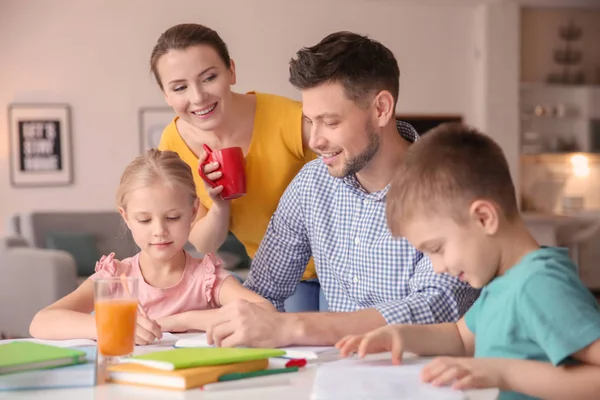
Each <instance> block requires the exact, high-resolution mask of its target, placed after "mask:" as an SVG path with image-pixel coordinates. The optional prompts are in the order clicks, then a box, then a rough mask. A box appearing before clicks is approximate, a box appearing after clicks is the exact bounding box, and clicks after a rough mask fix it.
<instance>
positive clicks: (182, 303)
mask: <svg viewBox="0 0 600 400" xmlns="http://www.w3.org/2000/svg"><path fill="white" fill-rule="evenodd" d="M117 206H118V209H119V213H120V214H121V216H122V217H123V220H124V221H125V224H127V227H128V228H129V229H130V230H131V233H132V235H133V239H134V240H135V242H136V244H137V245H138V247H139V248H140V249H141V251H140V252H139V253H138V254H136V255H135V256H133V257H130V258H126V259H124V260H121V261H119V260H117V259H115V258H114V253H112V254H109V255H107V256H103V257H102V258H101V259H100V261H98V262H97V263H96V272H95V273H94V274H93V275H92V276H91V277H90V278H89V279H87V280H86V281H85V282H84V283H83V284H82V285H81V286H79V287H78V288H77V289H76V290H75V291H73V292H72V293H70V294H68V295H67V296H65V297H63V298H62V299H60V300H58V301H57V302H56V303H54V304H52V305H50V306H48V307H46V308H44V309H42V310H41V311H39V312H38V313H37V314H36V315H35V317H34V318H33V321H32V322H31V326H30V328H29V331H30V333H31V335H32V336H33V337H35V338H40V339H73V338H90V339H96V323H95V318H94V315H92V314H91V312H92V311H93V310H94V285H93V281H94V280H95V279H98V278H107V277H119V276H121V274H125V275H126V276H130V277H137V278H139V302H140V305H141V307H142V308H143V310H144V312H145V314H146V316H144V315H143V314H142V313H139V314H138V318H137V321H138V322H137V324H138V326H137V329H136V344H148V343H151V342H153V341H154V340H155V339H157V338H160V337H161V336H162V332H184V331H187V330H206V328H207V327H208V326H209V325H210V322H211V321H212V318H213V317H214V313H215V311H216V310H215V309H216V308H218V307H220V306H221V305H225V304H227V303H230V302H233V301H235V300H237V299H244V300H247V301H250V302H254V303H260V304H261V305H263V306H264V307H267V308H272V309H274V308H273V306H272V305H271V303H270V302H268V301H267V300H265V299H263V298H262V297H260V296H259V295H257V294H255V293H254V292H252V291H250V290H248V289H246V288H244V287H243V286H242V285H241V284H240V283H239V281H238V280H237V279H236V278H235V277H232V276H230V275H229V274H228V273H227V272H226V271H225V270H224V269H223V267H222V265H221V262H220V261H219V260H218V259H217V258H216V257H215V256H214V255H212V254H208V255H206V256H205V257H204V258H203V259H196V258H194V257H192V256H190V255H189V254H188V253H186V252H185V250H183V247H184V246H185V244H186V243H187V241H188V236H189V234H190V230H191V227H192V225H193V223H194V221H195V218H196V213H197V210H198V206H199V200H198V198H197V196H196V188H195V185H194V179H193V175H192V171H191V169H190V167H189V166H188V165H187V164H186V163H185V162H183V161H182V160H181V159H180V158H179V156H178V155H177V154H176V153H174V152H171V151H158V150H149V151H148V152H147V153H146V154H144V155H142V156H140V157H138V158H136V159H135V160H134V161H133V162H132V163H131V164H130V165H129V166H128V167H127V168H126V169H125V172H124V173H123V176H122V177H121V183H120V185H119V189H118V191H117Z"/></svg>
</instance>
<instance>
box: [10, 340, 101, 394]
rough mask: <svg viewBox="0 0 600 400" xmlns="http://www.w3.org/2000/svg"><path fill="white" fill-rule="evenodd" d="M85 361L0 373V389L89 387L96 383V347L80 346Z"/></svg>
mask: <svg viewBox="0 0 600 400" xmlns="http://www.w3.org/2000/svg"><path fill="white" fill-rule="evenodd" d="M77 350H81V351H84V352H85V353H86V362H85V363H83V364H77V365H70V366H67V367H58V368H52V369H41V370H34V371H24V372H17V373H13V374H6V375H0V391H13V390H34V389H55V388H66V387H91V386H94V385H95V384H96V348H95V347H80V348H77Z"/></svg>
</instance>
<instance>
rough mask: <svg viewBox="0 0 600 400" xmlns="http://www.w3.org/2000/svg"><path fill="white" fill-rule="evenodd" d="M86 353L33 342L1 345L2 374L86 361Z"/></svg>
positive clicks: (0, 368) (0, 371) (0, 361)
mask: <svg viewBox="0 0 600 400" xmlns="http://www.w3.org/2000/svg"><path fill="white" fill-rule="evenodd" d="M85 358H86V353H85V352H84V351H81V350H75V349H67V348H61V347H56V346H49V345H46V344H39V343H31V342H11V343H6V344H1V345H0V375H2V374H8V373H12V372H21V371H29V370H33V369H42V368H55V367H63V366H66V365H73V364H79V363H82V362H85Z"/></svg>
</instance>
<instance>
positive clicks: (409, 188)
mask: <svg viewBox="0 0 600 400" xmlns="http://www.w3.org/2000/svg"><path fill="white" fill-rule="evenodd" d="M478 199H485V200H489V201H491V202H493V203H494V204H495V205H496V206H497V207H498V210H499V212H500V213H501V214H502V215H504V217H505V218H506V219H508V220H512V219H513V218H514V217H516V216H517V215H518V213H519V211H518V206H517V200H516V195H515V187H514V184H513V182H512V178H511V176H510V170H509V167H508V162H507V161H506V158H505V157H504V153H503V152H502V149H501V148H500V146H499V145H498V144H497V143H496V142H494V141H493V140H492V139H491V138H489V137H488V136H486V135H484V134H482V133H480V132H478V131H477V130H476V129H474V128H471V127H468V126H466V125H464V124H461V123H446V124H442V125H439V126H438V127H436V128H433V129H431V130H430V131H428V132H427V133H425V134H424V135H423V137H422V138H421V139H419V140H418V141H416V142H415V143H414V144H412V145H411V146H410V147H409V149H408V151H407V153H406V155H405V159H404V160H403V163H402V164H401V166H400V167H399V168H398V171H397V172H396V174H395V176H394V178H393V180H392V183H391V187H390V189H389V192H388V194H387V199H386V208H387V220H388V225H389V227H390V229H391V231H392V234H394V236H400V232H399V231H400V228H401V227H402V226H403V225H404V223H406V222H408V221H409V220H410V219H411V218H413V217H414V216H415V215H417V214H419V215H432V214H443V215H447V216H449V217H451V218H452V219H454V220H455V221H457V222H459V223H460V222H462V221H464V220H465V219H466V218H467V213H468V209H469V206H470V205H471V204H472V203H473V201H475V200H478ZM432 229H435V228H434V227H432Z"/></svg>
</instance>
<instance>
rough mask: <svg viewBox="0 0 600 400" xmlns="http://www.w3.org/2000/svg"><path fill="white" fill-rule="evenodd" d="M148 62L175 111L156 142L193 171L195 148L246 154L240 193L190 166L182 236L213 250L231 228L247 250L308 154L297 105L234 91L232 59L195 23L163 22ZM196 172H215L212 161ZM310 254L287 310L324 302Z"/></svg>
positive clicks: (251, 251) (197, 158)
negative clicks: (192, 196) (225, 195)
mask: <svg viewBox="0 0 600 400" xmlns="http://www.w3.org/2000/svg"><path fill="white" fill-rule="evenodd" d="M150 69H151V71H152V73H153V74H154V77H155V78H156V82H157V83H158V86H159V88H160V90H161V91H162V92H163V95H164V97H165V100H166V102H167V104H168V105H169V106H171V108H173V111H175V113H176V114H177V116H176V117H175V119H174V120H173V122H171V123H170V124H169V125H168V126H167V127H166V128H165V130H164V132H163V134H162V137H161V140H160V145H159V149H160V150H172V151H175V152H176V153H178V154H179V156H180V157H181V158H182V159H183V160H184V161H185V162H186V163H187V164H188V165H189V166H190V167H191V168H192V169H193V170H194V171H195V170H196V168H198V163H199V162H202V161H204V160H205V158H206V154H205V152H204V151H203V149H202V145H203V144H208V145H209V146H210V147H211V148H213V149H214V150H218V149H221V148H224V147H234V146H236V147H237V146H239V147H241V148H242V149H243V151H244V155H245V157H246V182H247V194H246V195H245V196H243V197H241V198H239V199H236V200H233V201H223V200H222V199H221V198H220V197H219V194H220V192H221V190H222V188H221V187H220V186H219V187H217V188H215V189H211V188H207V187H206V185H205V184H204V183H203V182H202V180H201V178H200V176H199V175H198V174H196V175H195V178H196V189H197V191H198V197H199V198H200V205H199V206H198V215H197V217H196V221H194V224H193V226H192V230H191V234H190V237H189V240H190V242H191V243H192V244H193V245H194V247H196V249H197V250H198V251H199V252H201V253H203V254H205V253H211V252H216V251H217V249H219V248H220V247H221V246H222V245H223V243H224V242H225V240H226V238H227V236H228V232H229V231H231V232H232V233H233V234H234V235H235V237H236V238H237V239H239V241H240V242H241V243H242V244H243V245H244V247H245V249H246V252H247V253H248V255H249V256H250V257H251V258H253V257H254V255H255V253H256V251H257V250H258V245H259V244H260V241H261V240H262V238H263V236H264V235H265V232H266V230H267V225H268V224H269V220H270V218H271V215H272V214H273V213H274V212H275V208H277V204H278V203H279V199H280V197H281V196H282V194H283V192H284V190H285V189H286V187H287V186H288V184H289V183H290V182H291V180H292V179H293V178H294V176H296V174H297V173H298V171H300V169H301V168H302V167H303V166H304V164H305V163H307V162H309V161H311V160H313V159H315V158H316V156H315V154H314V153H313V152H312V151H310V150H309V148H308V139H309V133H310V132H309V129H307V127H306V126H303V123H302V105H301V104H300V103H299V102H297V101H293V100H290V99H288V98H285V97H281V96H276V95H272V94H266V93H258V92H249V93H235V92H233V91H232V90H231V85H234V84H235V83H236V66H235V63H234V62H233V60H232V59H231V58H230V56H229V51H228V49H227V45H226V44H225V42H224V41H223V40H222V39H221V37H220V36H219V34H218V33H217V32H215V31H214V30H212V29H210V28H208V27H206V26H203V25H199V24H180V25H176V26H173V27H171V28H169V29H167V30H166V31H165V32H164V33H163V34H162V35H161V36H160V38H159V39H158V42H157V43H156V45H155V46H154V49H153V51H152V54H151V56H150ZM204 172H205V173H206V174H207V175H208V177H209V178H210V179H212V180H215V179H218V178H219V177H220V176H221V172H220V171H219V166H218V165H210V164H209V165H207V166H205V167H204ZM316 277H317V275H316V272H315V268H314V263H313V261H312V260H311V261H310V262H309V263H308V265H307V268H306V272H305V273H304V276H303V277H302V282H300V284H299V285H298V287H297V288H296V292H295V294H294V295H293V296H292V297H290V298H289V299H288V300H287V301H286V303H285V307H286V310H287V311H294V312H301V311H318V310H319V309H325V310H326V309H327V305H326V304H325V302H324V297H321V299H320V297H319V289H320V286H319V283H318V281H317V279H316Z"/></svg>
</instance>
